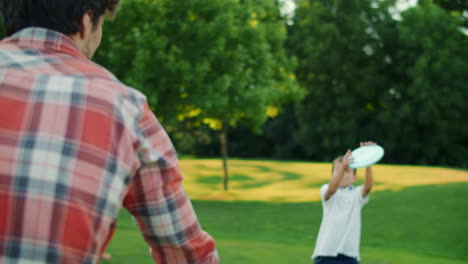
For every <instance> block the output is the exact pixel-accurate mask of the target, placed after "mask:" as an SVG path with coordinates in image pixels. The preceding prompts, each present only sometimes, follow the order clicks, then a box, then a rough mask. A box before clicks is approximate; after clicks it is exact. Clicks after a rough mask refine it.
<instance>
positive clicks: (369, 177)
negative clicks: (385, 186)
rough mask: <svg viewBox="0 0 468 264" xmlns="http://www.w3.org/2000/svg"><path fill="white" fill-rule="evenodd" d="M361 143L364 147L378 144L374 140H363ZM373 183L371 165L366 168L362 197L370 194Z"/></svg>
mask: <svg viewBox="0 0 468 264" xmlns="http://www.w3.org/2000/svg"><path fill="white" fill-rule="evenodd" d="M360 145H361V147H362V146H367V145H377V144H376V143H375V142H372V141H367V142H361V144H360ZM373 185H374V175H373V174H372V167H371V166H369V167H367V168H366V176H365V178H364V188H363V189H362V197H366V196H367V195H369V193H370V192H371V190H372V186H373Z"/></svg>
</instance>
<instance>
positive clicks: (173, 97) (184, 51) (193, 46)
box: [97, 0, 301, 189]
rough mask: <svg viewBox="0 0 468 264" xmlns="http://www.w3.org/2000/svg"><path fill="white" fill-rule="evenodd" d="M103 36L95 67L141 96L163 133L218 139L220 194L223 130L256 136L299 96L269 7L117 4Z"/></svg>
mask: <svg viewBox="0 0 468 264" xmlns="http://www.w3.org/2000/svg"><path fill="white" fill-rule="evenodd" d="M128 21H132V23H128ZM104 32H106V34H107V38H105V41H104V43H103V45H102V46H103V47H102V49H101V52H99V53H98V58H97V60H98V61H99V62H100V63H102V64H104V65H106V66H107V67H109V68H110V69H111V70H113V71H114V72H115V73H116V74H117V76H119V77H120V78H121V79H122V80H123V81H124V82H125V83H127V84H129V85H131V86H133V87H136V88H138V89H140V90H142V91H143V92H144V93H145V94H146V95H147V96H148V100H149V102H150V104H151V107H152V108H153V110H154V111H155V112H156V113H157V115H158V117H159V118H160V119H161V120H162V122H163V123H164V124H165V126H166V128H167V129H168V130H169V132H171V131H174V129H176V128H177V127H178V125H180V124H181V123H190V127H191V128H193V129H196V128H197V127H200V126H202V125H203V124H206V125H209V126H210V127H211V128H212V129H215V130H220V131H221V146H222V151H221V152H222V156H223V164H224V168H225V169H224V171H225V173H224V175H225V176H224V189H227V188H228V182H227V179H228V176H227V175H228V174H227V162H226V160H227V141H228V140H227V131H228V127H235V126H236V125H237V124H238V123H239V122H242V123H244V124H247V125H248V126H249V127H251V128H254V129H255V128H257V129H258V128H259V127H260V126H261V124H262V123H263V122H264V121H265V120H266V118H267V116H268V115H269V114H270V115H272V114H275V112H276V111H277V109H278V107H280V106H281V105H282V104H283V103H284V102H287V101H288V100H291V99H294V98H298V97H299V96H300V95H301V92H300V89H299V87H298V86H297V85H296V82H295V76H294V75H293V69H294V61H293V60H292V59H290V58H289V57H287V56H286V54H285V51H284V47H283V43H284V42H285V38H286V35H287V32H286V27H285V20H284V18H283V17H281V16H280V14H279V8H278V3H276V2H275V1H252V0H249V1H247V0H244V1H243V0H229V1H204V0H187V1H184V4H183V5H182V4H180V3H178V2H176V1H164V0H155V1H143V0H132V1H125V2H123V7H122V9H121V11H120V13H119V15H118V17H117V19H116V21H115V22H113V23H109V25H108V26H107V27H106V29H105V31H104ZM106 39H107V40H106ZM123 62H125V63H123ZM186 127H187V126H186Z"/></svg>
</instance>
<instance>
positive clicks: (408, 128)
mask: <svg viewBox="0 0 468 264" xmlns="http://www.w3.org/2000/svg"><path fill="white" fill-rule="evenodd" d="M296 4H297V9H296V10H295V15H294V17H293V19H292V21H289V23H288V21H287V18H286V17H285V16H284V15H281V13H280V7H281V3H279V2H277V1H276V0H225V1H224V0H223V1H204V0H186V1H184V4H183V5H182V4H180V3H179V4H177V3H175V1H165V0H152V1H149V0H126V1H123V3H122V5H123V6H122V9H121V11H120V12H119V14H118V17H117V19H116V20H115V21H112V22H106V24H105V29H104V38H103V43H102V46H101V48H100V49H99V50H98V53H97V55H96V57H95V60H96V61H97V62H98V63H100V64H102V65H104V66H105V67H107V68H109V69H110V70H111V71H112V72H114V73H115V74H116V75H117V76H118V77H119V78H120V79H121V80H122V81H123V82H125V83H126V84H128V85H130V86H133V87H135V88H137V89H140V90H142V91H143V92H144V93H145V94H146V95H147V96H148V100H149V102H150V104H151V107H152V109H153V110H154V112H155V113H156V114H157V116H158V117H159V119H160V120H161V122H162V123H163V125H164V126H165V127H166V128H167V130H168V132H169V133H170V135H171V137H172V138H173V140H174V143H175V145H176V147H177V149H178V150H179V152H180V153H181V154H189V155H196V156H218V155H219V154H220V150H221V149H222V151H223V153H224V155H225V157H227V153H228V151H229V154H230V155H231V156H236V157H255V158H279V159H301V160H313V161H327V162H328V161H330V160H331V159H333V158H334V157H335V156H337V155H340V154H341V153H342V152H343V151H344V150H346V149H347V148H354V147H355V146H356V145H357V144H358V142H359V141H362V140H375V141H377V142H379V143H380V144H381V145H383V146H384V147H385V149H386V156H385V158H384V162H385V163H395V164H424V165H447V166H456V167H465V168H468V121H467V120H468V118H467V117H466V115H467V113H468V103H467V102H468V86H467V76H468V74H467V69H468V49H467V48H466V47H468V35H467V32H468V31H467V21H468V6H467V3H466V1H462V0H460V1H458V0H457V1H455V0H450V1H445V0H434V1H429V0H425V1H423V0H421V1H420V2H419V3H418V5H417V6H416V7H412V8H409V9H407V10H405V11H403V12H401V13H400V12H398V10H397V9H396V8H395V6H396V1H395V0H351V1H350V0H334V1H329V0H296ZM0 28H1V27H0ZM0 34H3V31H1V30H0ZM228 131H229V133H228ZM228 135H229V137H228ZM220 136H221V139H222V140H220ZM228 139H229V140H228ZM227 141H229V149H228V148H227V144H224V143H226V142H227Z"/></svg>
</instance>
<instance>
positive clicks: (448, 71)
mask: <svg viewBox="0 0 468 264" xmlns="http://www.w3.org/2000/svg"><path fill="white" fill-rule="evenodd" d="M461 24H462V21H461V19H460V18H458V17H453V16H450V15H449V14H447V13H446V12H445V11H444V10H442V9H441V8H439V7H438V6H436V5H434V4H430V3H428V4H426V5H421V6H418V7H414V8H411V9H408V10H407V11H405V12H404V13H403V14H402V21H401V23H400V24H399V26H398V36H397V38H396V39H397V40H398V52H397V53H396V56H395V58H394V61H395V66H396V67H394V69H393V72H394V77H395V79H396V80H398V83H394V85H393V88H392V90H391V93H389V94H388V98H387V100H386V104H387V105H388V107H387V108H386V109H385V111H383V112H382V119H384V120H386V122H387V124H388V127H389V128H391V127H393V128H398V129H393V130H391V132H390V133H388V134H387V137H388V138H389V139H390V140H391V141H392V142H394V144H393V146H392V149H391V151H390V153H394V154H391V155H398V159H399V160H400V161H402V162H407V163H420V164H440V165H450V166H465V167H467V166H468V162H467V161H466V157H468V122H467V121H466V116H465V115H466V113H468V105H467V104H466V102H467V100H468V86H467V85H466V69H467V68H468V50H467V49H466V47H468V37H467V35H465V34H464V33H462V32H461V31H460V30H459V28H460V26H461ZM393 150H395V151H393ZM395 158H396V157H395Z"/></svg>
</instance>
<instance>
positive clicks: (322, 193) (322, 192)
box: [320, 184, 334, 206]
mask: <svg viewBox="0 0 468 264" xmlns="http://www.w3.org/2000/svg"><path fill="white" fill-rule="evenodd" d="M327 190H328V184H324V185H322V187H320V199H321V200H322V205H323V206H325V205H326V204H329V203H330V200H332V199H333V197H334V195H332V196H331V197H330V198H328V200H325V194H327Z"/></svg>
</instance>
